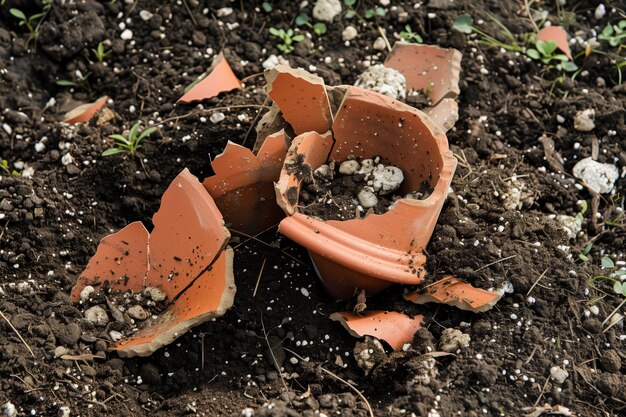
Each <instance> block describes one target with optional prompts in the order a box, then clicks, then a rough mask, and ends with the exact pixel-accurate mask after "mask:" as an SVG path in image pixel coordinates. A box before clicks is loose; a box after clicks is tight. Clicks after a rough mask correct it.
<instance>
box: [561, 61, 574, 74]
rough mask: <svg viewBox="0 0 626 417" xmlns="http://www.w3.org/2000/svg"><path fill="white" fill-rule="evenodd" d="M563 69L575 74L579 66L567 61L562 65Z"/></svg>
mask: <svg viewBox="0 0 626 417" xmlns="http://www.w3.org/2000/svg"><path fill="white" fill-rule="evenodd" d="M561 68H563V70H564V71H567V72H574V71H576V70H578V65H576V64H574V63H573V62H571V61H565V62H563V63H562V64H561Z"/></svg>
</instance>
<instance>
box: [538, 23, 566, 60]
mask: <svg viewBox="0 0 626 417" xmlns="http://www.w3.org/2000/svg"><path fill="white" fill-rule="evenodd" d="M537 39H538V40H541V41H544V42H549V41H554V42H556V46H557V48H559V49H560V50H561V52H563V53H564V54H565V56H566V57H567V58H569V60H570V61H572V60H573V59H574V58H572V52H571V51H570V49H569V43H567V32H566V31H565V29H563V28H562V27H560V26H548V27H545V28H543V29H541V30H540V31H539V33H538V34H537Z"/></svg>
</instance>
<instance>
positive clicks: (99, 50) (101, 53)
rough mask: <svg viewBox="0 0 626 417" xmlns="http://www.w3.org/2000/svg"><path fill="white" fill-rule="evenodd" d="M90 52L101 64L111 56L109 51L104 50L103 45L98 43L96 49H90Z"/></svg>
mask: <svg viewBox="0 0 626 417" xmlns="http://www.w3.org/2000/svg"><path fill="white" fill-rule="evenodd" d="M91 52H93V54H94V56H95V57H96V59H97V60H98V62H103V61H104V59H105V58H106V57H107V56H109V55H111V51H105V50H104V44H103V43H102V42H100V43H98V46H97V47H96V49H92V50H91Z"/></svg>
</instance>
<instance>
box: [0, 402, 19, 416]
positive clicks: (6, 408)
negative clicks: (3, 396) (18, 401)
mask: <svg viewBox="0 0 626 417" xmlns="http://www.w3.org/2000/svg"><path fill="white" fill-rule="evenodd" d="M2 411H3V412H4V415H5V416H6V417H17V409H16V408H15V406H14V405H13V403H11V401H8V402H6V403H4V404H3V405H2Z"/></svg>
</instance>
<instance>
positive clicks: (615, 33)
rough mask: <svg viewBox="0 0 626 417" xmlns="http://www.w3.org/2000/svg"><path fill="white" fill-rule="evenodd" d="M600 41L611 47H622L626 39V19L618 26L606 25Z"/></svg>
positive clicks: (599, 37)
mask: <svg viewBox="0 0 626 417" xmlns="http://www.w3.org/2000/svg"><path fill="white" fill-rule="evenodd" d="M598 39H601V40H603V41H607V42H608V43H609V45H611V46H620V45H621V43H622V41H623V40H624V39H626V19H624V20H620V21H619V22H618V23H617V24H616V25H606V27H605V28H604V29H602V33H600V35H598Z"/></svg>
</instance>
